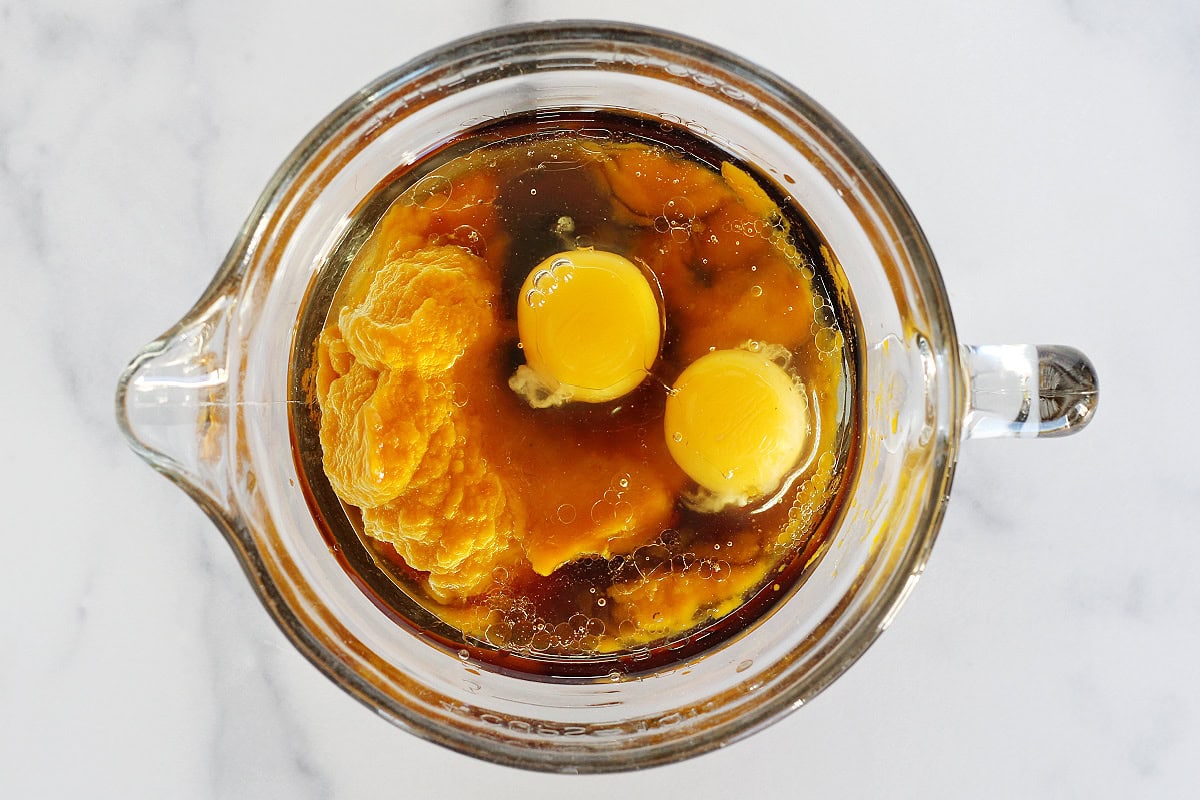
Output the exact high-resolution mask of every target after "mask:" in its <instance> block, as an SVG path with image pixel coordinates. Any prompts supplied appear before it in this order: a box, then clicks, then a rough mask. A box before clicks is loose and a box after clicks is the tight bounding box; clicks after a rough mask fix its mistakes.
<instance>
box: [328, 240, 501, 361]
mask: <svg viewBox="0 0 1200 800" xmlns="http://www.w3.org/2000/svg"><path fill="white" fill-rule="evenodd" d="M483 269H484V264H483V262H482V260H480V259H478V258H476V257H474V256H472V255H471V254H470V253H467V252H466V251H464V250H463V249H462V248H460V247H445V246H444V247H427V248H425V249H423V250H417V251H414V252H412V253H410V254H409V255H407V256H404V257H402V258H401V259H399V260H396V261H392V262H391V263H389V264H386V265H385V266H384V267H383V268H382V269H380V270H379V271H378V272H376V273H375V277H374V279H373V280H372V281H371V288H370V289H369V290H368V291H367V294H366V297H365V298H363V299H362V301H361V302H360V303H358V304H357V305H354V306H350V307H347V308H344V309H342V312H341V314H339V315H338V327H339V328H340V329H341V332H342V336H343V337H344V338H345V340H346V346H347V347H348V348H349V349H350V352H351V353H353V354H354V356H355V357H356V358H357V359H358V360H359V361H360V362H361V363H363V364H365V365H366V366H368V367H371V368H372V369H392V370H412V371H415V372H417V373H419V374H420V375H421V376H422V377H429V376H432V375H434V374H436V373H439V372H442V371H444V370H447V369H449V368H450V367H452V366H454V362H455V361H457V360H458V358H459V356H461V355H462V353H463V351H464V350H465V348H467V347H470V345H471V344H472V342H474V341H475V340H476V339H477V338H479V336H480V332H481V330H482V329H483V328H485V327H488V326H489V325H494V324H495V322H494V317H495V315H494V313H493V312H492V306H493V305H494V290H493V289H492V287H491V285H490V284H489V283H488V282H487V281H486V280H485V279H484V275H483Z"/></svg>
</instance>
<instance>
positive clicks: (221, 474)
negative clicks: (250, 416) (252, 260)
mask: <svg viewBox="0 0 1200 800" xmlns="http://www.w3.org/2000/svg"><path fill="white" fill-rule="evenodd" d="M229 312H230V301H229V299H228V298H227V297H217V298H215V299H214V300H213V302H212V303H211V304H210V305H208V306H206V307H203V308H197V309H195V310H193V312H192V313H191V314H189V315H188V316H187V317H186V318H184V320H182V321H181V322H180V323H179V324H177V325H176V326H175V327H174V328H172V329H171V330H169V331H167V332H166V333H165V334H163V335H162V336H161V337H159V338H158V339H156V340H154V341H153V342H151V343H150V344H148V345H146V347H144V348H143V349H142V351H141V352H140V353H138V354H137V356H135V357H134V359H133V360H132V361H131V362H130V363H129V365H128V366H127V367H126V368H125V371H124V372H123V373H122V374H121V378H120V381H119V382H118V384H117V395H116V414H117V424H118V425H119V426H120V428H121V432H122V433H123V434H124V435H125V438H126V439H127V440H128V441H129V445H130V446H131V447H132V448H133V450H134V451H135V452H136V453H137V454H138V455H139V456H141V457H142V458H143V459H144V460H145V461H146V462H147V463H149V464H150V465H151V466H152V467H154V468H155V469H157V470H158V471H159V472H161V473H163V474H164V475H166V476H167V477H168V478H170V479H171V480H172V481H174V482H175V483H177V484H179V485H180V486H181V487H182V488H183V489H184V490H186V491H187V492H188V493H189V494H191V495H192V496H193V497H194V498H196V499H197V501H199V502H200V503H201V505H204V506H205V507H206V508H210V507H211V505H212V504H214V503H215V504H216V505H217V506H219V507H224V506H225V505H226V503H225V502H224V501H225V499H226V497H225V496H226V495H227V493H228V489H227V486H228V482H227V480H226V466H227V453H228V447H227V444H226V442H227V432H228V422H229V406H228V391H227V384H228V359H227V347H226V338H227V332H228V327H229V325H228V320H229ZM214 510H215V509H214Z"/></svg>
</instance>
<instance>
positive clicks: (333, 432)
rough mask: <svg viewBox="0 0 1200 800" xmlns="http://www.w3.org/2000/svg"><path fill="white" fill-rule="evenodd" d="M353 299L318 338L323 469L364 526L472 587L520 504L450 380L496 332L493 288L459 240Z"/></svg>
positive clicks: (460, 588) (437, 580)
mask: <svg viewBox="0 0 1200 800" xmlns="http://www.w3.org/2000/svg"><path fill="white" fill-rule="evenodd" d="M358 288H359V293H360V294H361V295H362V296H359V297H355V296H351V297H349V298H347V305H346V306H345V307H344V308H343V309H342V311H341V313H340V314H339V316H338V324H337V325H336V326H329V327H328V328H326V330H325V331H324V332H323V333H322V334H321V338H320V341H319V342H318V347H317V364H318V368H317V399H318V400H319V402H320V404H321V430H320V434H321V447H322V450H323V458H324V468H325V473H326V475H327V476H328V478H329V482H330V485H331V486H332V487H333V489H334V491H335V492H337V494H338V496H339V497H340V498H342V500H344V501H345V502H347V503H351V504H353V505H355V506H358V507H359V508H360V509H362V512H363V524H364V527H365V529H366V532H367V533H368V534H369V535H370V536H372V537H374V538H377V539H380V540H382V541H386V542H391V543H392V544H393V545H395V546H396V549H397V550H398V551H399V552H400V553H401V554H402V555H403V556H404V557H405V560H406V561H407V562H408V563H409V565H410V566H412V567H413V568H414V569H417V570H421V571H424V572H428V573H429V584H430V589H431V591H432V592H433V593H434V594H435V596H437V597H439V599H447V598H450V597H457V596H464V595H466V594H469V593H471V592H473V591H477V590H479V589H480V587H484V588H486V586H485V584H486V582H487V581H489V580H490V575H491V572H492V569H493V568H494V566H495V565H496V564H497V563H502V562H503V561H504V560H505V558H510V557H509V556H506V555H503V554H504V553H506V552H508V551H510V550H511V544H512V539H513V535H514V530H515V529H516V528H517V527H519V526H518V522H519V521H520V515H519V513H514V510H513V508H512V506H511V503H510V501H509V499H508V497H507V493H506V491H505V487H504V485H503V483H502V481H501V479H500V478H498V477H496V476H494V475H489V474H488V473H487V470H486V468H485V467H486V463H485V460H484V459H483V457H482V456H481V454H480V445H479V436H478V432H477V431H473V430H472V427H473V426H472V421H471V420H470V419H468V418H467V417H466V416H465V415H464V414H463V412H462V410H461V408H460V406H461V405H463V401H462V399H460V398H459V397H458V396H457V393H456V391H455V389H453V388H449V387H453V386H454V385H455V383H456V381H455V377H456V370H455V368H454V367H455V364H456V362H457V361H458V359H459V358H460V357H461V356H462V355H463V353H464V352H465V351H466V350H467V349H468V348H469V347H470V346H471V345H472V344H473V343H476V342H478V341H479V340H480V339H481V338H485V337H487V338H488V340H489V344H490V341H491V340H492V339H494V338H495V331H496V328H497V327H498V324H499V323H498V321H497V318H496V315H495V312H494V311H493V308H492V307H493V305H494V296H495V287H494V286H493V284H492V283H491V282H489V281H488V280H487V279H486V278H485V277H484V271H483V262H482V261H481V260H480V259H479V258H477V257H476V256H474V255H472V254H471V253H470V252H468V251H467V250H464V249H462V248H460V247H450V246H443V247H427V248H424V249H420V250H415V251H412V252H410V253H408V254H407V255H405V256H403V257H402V258H400V259H397V260H395V261H392V262H390V263H388V264H385V265H383V266H382V267H381V268H380V269H378V270H377V271H376V272H375V274H374V277H373V279H372V281H371V283H370V286H369V287H367V288H366V289H365V293H364V291H363V289H362V287H361V286H360V287H358Z"/></svg>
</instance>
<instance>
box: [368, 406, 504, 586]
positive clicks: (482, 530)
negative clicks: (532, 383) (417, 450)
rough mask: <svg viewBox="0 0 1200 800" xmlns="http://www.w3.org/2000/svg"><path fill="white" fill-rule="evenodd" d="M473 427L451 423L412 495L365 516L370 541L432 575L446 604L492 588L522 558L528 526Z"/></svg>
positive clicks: (412, 486)
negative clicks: (521, 538) (520, 539)
mask: <svg viewBox="0 0 1200 800" xmlns="http://www.w3.org/2000/svg"><path fill="white" fill-rule="evenodd" d="M449 416H450V417H457V416H459V415H449ZM464 423H467V424H464ZM471 427H472V426H471V425H470V424H469V423H468V421H467V420H464V419H461V418H459V419H454V420H452V421H451V420H448V421H447V424H445V425H443V426H442V427H441V428H439V429H438V432H437V434H436V435H435V436H434V437H432V439H431V441H430V446H429V449H428V450H427V452H426V455H425V458H424V459H423V460H422V463H421V467H420V469H419V470H418V472H417V475H416V476H415V477H414V479H413V481H412V483H411V484H410V487H409V489H408V491H406V492H405V493H404V494H403V495H402V496H401V497H398V498H396V499H395V500H393V501H391V502H389V503H386V504H384V505H382V506H379V507H377V508H368V509H364V510H363V525H364V529H365V531H366V533H367V535H368V536H371V537H373V538H375V539H379V540H380V541H384V542H390V543H391V544H392V545H393V546H395V548H396V552H398V553H399V554H400V555H401V556H402V557H403V558H404V560H405V561H406V562H408V564H409V566H411V567H413V568H415V569H418V570H422V571H425V572H428V573H429V589H430V593H431V594H433V596H434V597H436V598H438V599H439V600H442V601H445V600H448V599H452V598H456V597H469V596H472V595H475V594H479V593H480V592H483V591H486V590H487V589H489V588H491V586H492V583H493V577H492V575H493V573H494V571H495V569H496V567H498V566H503V565H506V564H510V563H512V562H514V561H516V560H517V559H518V558H519V557H520V552H521V551H520V549H519V548H517V547H514V546H513V544H514V542H513V539H514V536H515V534H516V533H517V532H518V531H519V530H520V529H521V528H522V523H523V515H522V513H521V511H520V508H519V504H514V503H513V502H512V500H511V499H510V497H509V495H508V489H507V486H506V485H505V484H504V482H503V481H502V479H501V478H500V477H499V476H497V475H496V474H494V473H493V472H490V471H489V470H488V468H487V462H486V460H485V459H484V458H482V457H481V453H480V446H479V441H480V440H479V436H478V431H471V430H470V428H471ZM460 432H465V433H466V435H461V436H460ZM472 434H474V435H472Z"/></svg>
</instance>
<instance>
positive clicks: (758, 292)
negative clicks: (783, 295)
mask: <svg viewBox="0 0 1200 800" xmlns="http://www.w3.org/2000/svg"><path fill="white" fill-rule="evenodd" d="M762 293H763V290H762V287H761V286H759V285H758V284H755V285H754V286H751V287H750V296H751V297H762Z"/></svg>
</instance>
